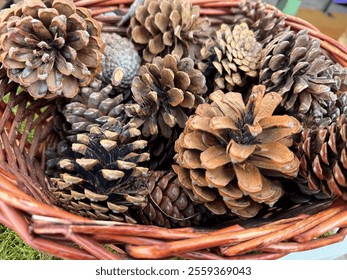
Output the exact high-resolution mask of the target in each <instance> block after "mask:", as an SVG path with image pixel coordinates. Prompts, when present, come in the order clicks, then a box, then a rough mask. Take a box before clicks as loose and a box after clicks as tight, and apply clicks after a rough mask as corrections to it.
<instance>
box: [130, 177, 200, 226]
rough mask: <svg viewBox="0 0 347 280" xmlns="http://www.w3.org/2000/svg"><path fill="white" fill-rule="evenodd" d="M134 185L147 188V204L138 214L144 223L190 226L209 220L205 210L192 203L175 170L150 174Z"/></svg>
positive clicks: (139, 179)
mask: <svg viewBox="0 0 347 280" xmlns="http://www.w3.org/2000/svg"><path fill="white" fill-rule="evenodd" d="M134 185H135V186H141V187H139V188H140V189H142V188H148V192H149V195H148V205H147V206H146V207H144V208H143V210H142V211H140V212H139V214H138V215H139V220H140V221H141V222H142V223H144V224H152V225H157V226H161V227H167V228H172V227H189V226H197V225H201V224H202V223H203V222H204V221H206V219H207V211H206V209H205V207H204V206H203V205H201V204H200V205H199V204H195V203H193V202H192V200H191V199H190V197H189V196H188V195H187V194H186V192H185V190H184V189H183V188H182V187H181V185H180V183H179V182H178V180H177V175H176V174H175V173H174V172H173V171H150V172H149V173H148V174H147V175H146V176H143V177H140V178H138V179H137V180H136V181H135V183H134Z"/></svg>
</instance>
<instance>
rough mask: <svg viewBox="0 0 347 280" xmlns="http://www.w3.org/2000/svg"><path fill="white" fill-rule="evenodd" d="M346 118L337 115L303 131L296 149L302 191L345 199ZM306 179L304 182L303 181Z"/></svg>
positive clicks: (346, 182) (346, 159)
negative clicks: (327, 122) (297, 149)
mask: <svg viewBox="0 0 347 280" xmlns="http://www.w3.org/2000/svg"><path fill="white" fill-rule="evenodd" d="M346 143H347V118H346V115H344V114H343V115H341V116H339V117H338V119H337V121H336V122H333V123H332V124H330V125H329V126H325V127H322V126H321V127H313V128H307V129H305V130H304V131H303V133H302V137H301V143H300V145H299V151H298V153H297V155H298V157H299V159H300V161H301V164H300V172H299V175H300V176H299V179H300V178H301V179H304V180H305V181H304V182H303V183H302V182H301V183H302V184H301V188H302V191H303V192H305V193H307V194H311V195H312V194H314V195H315V196H317V197H319V198H327V197H335V196H342V198H343V199H345V200H347V177H346V174H347V173H346V171H347V146H346ZM304 183H306V184H304Z"/></svg>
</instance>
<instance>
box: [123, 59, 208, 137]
mask: <svg viewBox="0 0 347 280" xmlns="http://www.w3.org/2000/svg"><path fill="white" fill-rule="evenodd" d="M205 83H206V80H205V77H204V75H203V74H202V73H201V72H200V71H199V70H197V69H194V62H193V60H192V59H191V58H188V57H186V58H183V59H178V57H176V56H174V55H170V54H168V55H166V56H165V57H164V58H161V57H156V58H155V59H154V60H153V62H152V63H147V64H146V65H143V66H142V67H141V69H140V76H137V77H135V78H134V80H133V83H132V87H131V90H132V93H133V99H134V101H135V102H136V103H135V104H129V105H126V112H127V114H128V115H129V116H131V117H134V118H135V122H136V124H137V126H138V127H140V126H142V133H143V135H144V136H145V137H150V136H153V135H154V136H155V135H157V134H159V136H161V135H162V136H163V137H165V138H170V137H171V135H172V130H174V129H175V128H176V127H177V126H178V127H180V128H183V127H184V126H185V123H186V120H187V118H188V116H187V114H189V112H190V110H191V109H193V108H196V106H197V105H198V104H201V103H203V102H204V94H205V93H206V91H207V87H206V85H205Z"/></svg>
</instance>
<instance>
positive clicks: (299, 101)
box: [259, 30, 340, 122]
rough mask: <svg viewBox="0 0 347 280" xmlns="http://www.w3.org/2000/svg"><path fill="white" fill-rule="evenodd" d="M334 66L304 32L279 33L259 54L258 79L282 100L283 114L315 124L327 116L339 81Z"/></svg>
mask: <svg viewBox="0 0 347 280" xmlns="http://www.w3.org/2000/svg"><path fill="white" fill-rule="evenodd" d="M335 67H336V66H335V65H334V64H333V62H332V61H331V60H330V59H328V58H327V57H326V56H324V55H323V53H322V51H321V48H320V43H319V41H318V40H317V39H310V38H309V36H308V32H307V30H301V31H299V32H298V33H297V34H295V33H294V32H293V31H283V32H281V33H280V34H278V36H276V37H275V38H274V40H273V41H271V42H270V43H269V44H268V46H267V47H266V48H265V49H264V50H263V51H262V58H261V62H260V68H261V70H260V74H259V76H260V77H259V80H260V83H262V84H264V85H265V86H266V87H267V91H276V92H278V93H279V94H280V95H281V96H282V97H283V99H282V103H281V106H282V107H284V110H285V111H287V112H289V113H290V114H292V115H294V116H296V117H297V118H299V119H300V120H301V121H303V122H306V121H307V120H306V117H307V116H309V115H311V116H312V118H313V119H314V120H315V122H317V121H319V120H320V119H321V118H323V117H325V116H327V114H328V112H329V111H330V110H331V108H333V107H334V105H335V102H336V99H337V97H336V92H337V91H338V89H339V86H340V85H339V84H340V79H339V78H338V77H337V76H336V71H335V70H334V68H335ZM334 73H335V74H334Z"/></svg>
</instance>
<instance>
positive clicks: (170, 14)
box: [130, 0, 210, 62]
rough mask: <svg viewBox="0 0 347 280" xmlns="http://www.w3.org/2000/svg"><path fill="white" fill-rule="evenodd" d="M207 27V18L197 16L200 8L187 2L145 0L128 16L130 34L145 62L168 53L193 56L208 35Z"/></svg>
mask: <svg viewBox="0 0 347 280" xmlns="http://www.w3.org/2000/svg"><path fill="white" fill-rule="evenodd" d="M209 26H210V22H209V20H208V19H207V18H201V17H200V7H199V6H193V5H192V4H191V3H190V2H189V1H184V0H164V1H162V0H145V1H144V3H143V4H142V5H139V6H138V7H137V9H136V12H135V16H134V17H132V18H131V21H130V33H131V35H130V36H131V38H132V40H133V41H134V42H135V43H136V44H137V47H138V49H141V50H143V55H142V58H143V60H144V61H146V62H151V61H152V60H153V59H154V58H155V57H156V56H164V55H166V54H169V53H172V54H174V55H177V56H179V58H182V57H187V56H189V57H191V58H192V59H194V58H195V57H196V56H197V55H198V54H199V51H200V48H201V46H202V43H203V41H204V40H206V39H207V38H208V36H209V28H208V27H209Z"/></svg>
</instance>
